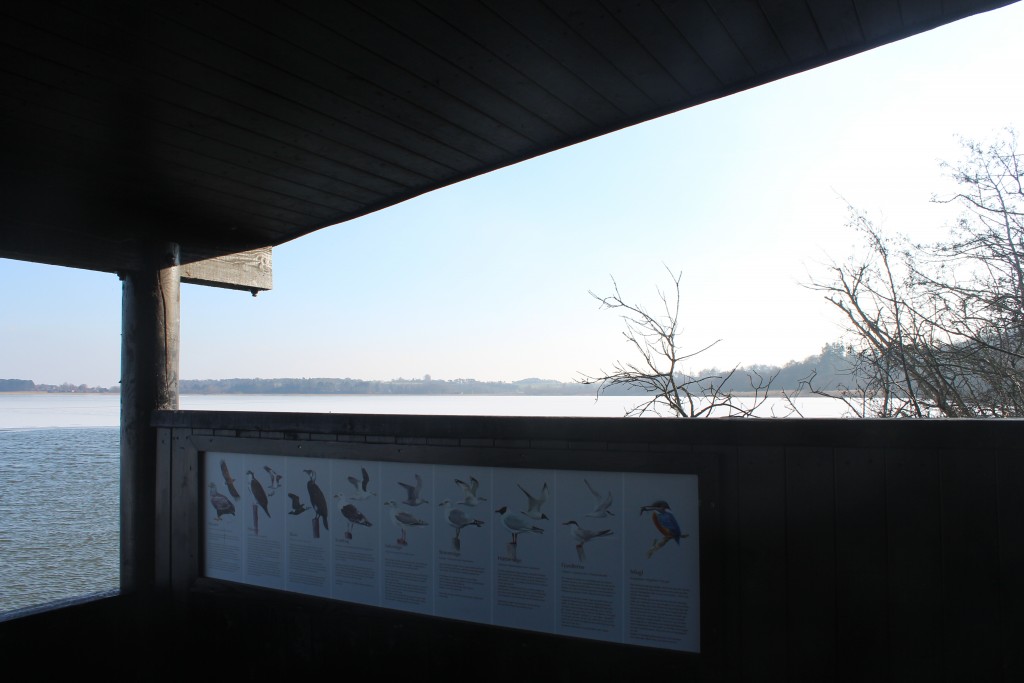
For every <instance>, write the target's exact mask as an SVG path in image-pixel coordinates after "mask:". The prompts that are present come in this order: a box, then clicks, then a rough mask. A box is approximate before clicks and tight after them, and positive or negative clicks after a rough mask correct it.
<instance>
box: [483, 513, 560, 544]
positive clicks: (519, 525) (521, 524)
mask: <svg viewBox="0 0 1024 683" xmlns="http://www.w3.org/2000/svg"><path fill="white" fill-rule="evenodd" d="M495 512H497V513H498V514H499V515H501V524H502V525H503V526H504V527H505V528H506V529H508V530H509V531H510V532H512V545H517V544H518V543H519V534H542V533H544V530H543V529H541V528H540V527H539V526H534V525H533V524H532V523H531V522H530V520H529V519H525V518H523V517H520V516H519V515H517V514H515V513H514V512H510V511H509V509H508V506H507V505H504V506H502V507H500V508H498V509H497V510H495ZM544 519H547V517H545V518H544Z"/></svg>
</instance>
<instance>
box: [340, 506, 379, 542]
mask: <svg viewBox="0 0 1024 683" xmlns="http://www.w3.org/2000/svg"><path fill="white" fill-rule="evenodd" d="M341 516H342V517H344V518H345V521H347V522H348V531H346V532H345V538H352V527H353V526H355V525H356V524H359V525H360V526H373V524H371V523H370V520H368V519H367V518H366V515H364V514H363V513H362V512H360V511H359V509H358V508H357V507H356V506H355V505H353V504H352V503H346V504H345V505H342V506H341Z"/></svg>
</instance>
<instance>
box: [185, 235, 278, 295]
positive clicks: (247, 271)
mask: <svg viewBox="0 0 1024 683" xmlns="http://www.w3.org/2000/svg"><path fill="white" fill-rule="evenodd" d="M190 257H191V254H190V253H189V252H188V251H187V250H186V251H185V253H183V254H182V258H181V281H182V282H187V283H189V284H193V285H208V286H211V287H225V288H228V289H242V290H246V291H250V292H252V293H253V295H254V296H255V295H256V293H257V292H264V291H267V290H269V289H270V288H271V287H272V286H273V267H272V266H273V262H272V258H271V248H270V247H263V248H261V249H253V250H252V251H241V252H238V253H237V254H225V255H224V256H217V257H215V258H206V259H200V260H193V259H192V258H190Z"/></svg>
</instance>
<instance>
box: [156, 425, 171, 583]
mask: <svg viewBox="0 0 1024 683" xmlns="http://www.w3.org/2000/svg"><path fill="white" fill-rule="evenodd" d="M170 482H171V430H170V429H159V430H157V437H156V529H155V530H154V531H155V535H154V543H156V549H155V551H154V554H155V556H156V557H155V563H156V566H155V569H154V577H153V579H154V584H155V585H156V588H157V590H160V591H166V590H167V589H169V588H170V585H171V526H172V524H173V520H172V517H171V504H172V498H171V491H170Z"/></svg>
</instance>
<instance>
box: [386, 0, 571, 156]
mask: <svg viewBox="0 0 1024 683" xmlns="http://www.w3.org/2000/svg"><path fill="white" fill-rule="evenodd" d="M370 11H371V12H372V13H373V15H374V16H375V17H376V18H377V19H378V20H379V21H380V22H381V23H384V24H387V25H388V26H391V27H392V28H393V29H394V30H395V31H397V32H399V33H400V34H402V35H404V36H407V37H408V38H409V39H410V40H412V41H415V43H416V44H417V46H419V47H422V48H423V49H425V50H426V51H427V52H429V53H430V54H431V55H432V56H434V57H435V59H437V60H438V62H439V63H442V62H443V63H445V64H447V65H450V67H451V68H452V75H449V76H448V77H447V79H446V80H449V81H450V82H452V79H457V80H455V81H453V82H452V83H453V85H454V87H456V88H457V89H458V91H459V93H460V97H461V99H462V100H463V101H465V102H467V103H469V104H470V105H472V106H473V107H474V108H475V109H478V110H480V111H482V112H485V113H486V114H487V115H489V116H492V117H494V118H495V119H496V120H500V121H501V122H502V123H503V124H504V125H506V126H508V127H509V128H511V129H513V130H516V131H517V132H519V134H520V135H522V136H523V137H524V138H525V139H527V140H529V141H530V142H531V143H532V144H534V145H542V146H545V147H547V146H551V145H555V144H557V142H558V140H560V139H562V138H563V137H564V135H565V131H564V130H562V129H559V128H558V126H557V125H555V124H554V123H553V122H551V121H549V120H548V119H546V118H545V117H543V116H540V115H538V114H537V113H535V112H534V111H533V109H532V108H530V107H528V106H525V102H526V100H527V99H535V98H537V97H540V98H542V99H544V104H545V105H546V106H548V107H550V106H551V104H552V103H553V102H552V101H551V100H550V98H544V97H543V96H544V93H543V91H542V90H540V89H539V88H538V87H537V86H536V85H535V84H534V83H532V82H530V81H528V80H526V79H523V77H522V74H519V73H516V72H515V71H513V70H512V69H510V68H509V67H508V65H507V64H505V62H503V61H502V60H500V59H498V58H497V56H496V55H495V54H494V53H493V52H491V51H490V50H488V49H485V48H484V47H483V46H481V45H480V44H478V43H477V42H476V41H475V40H474V39H473V37H471V36H467V35H465V34H463V33H462V32H461V31H458V30H456V29H455V28H454V27H453V26H452V25H451V24H450V23H449V22H447V21H445V20H444V19H443V18H442V17H439V16H438V15H437V14H435V13H434V12H431V11H428V10H427V9H425V8H423V7H421V6H419V5H415V4H413V5H399V4H394V3H386V2H382V3H378V4H376V5H373V7H372V8H371V10H370ZM442 53H443V54H444V57H443V58H440V57H437V55H440V54H442ZM417 61H419V60H417ZM442 78H444V77H442ZM577 123H578V122H577Z"/></svg>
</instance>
